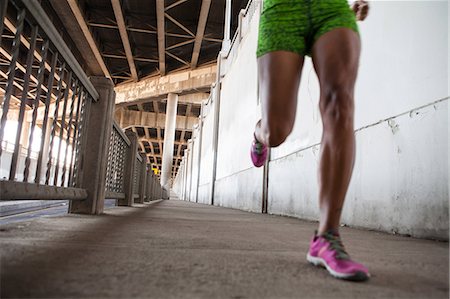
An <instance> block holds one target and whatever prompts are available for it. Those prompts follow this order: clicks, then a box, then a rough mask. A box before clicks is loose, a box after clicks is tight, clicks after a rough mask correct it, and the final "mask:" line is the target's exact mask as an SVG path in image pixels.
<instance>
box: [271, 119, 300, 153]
mask: <svg viewBox="0 0 450 299" xmlns="http://www.w3.org/2000/svg"><path fill="white" fill-rule="evenodd" d="M292 127H293V125H291V124H290V123H286V122H285V123H283V122H282V121H280V122H276V123H272V124H269V125H268V126H267V131H266V132H265V133H266V137H267V139H266V140H268V142H269V146H270V147H277V146H279V145H281V144H282V143H283V142H284V141H285V140H286V138H287V137H288V136H289V134H290V133H291V131H292Z"/></svg>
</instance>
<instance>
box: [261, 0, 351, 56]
mask: <svg viewBox="0 0 450 299" xmlns="http://www.w3.org/2000/svg"><path fill="white" fill-rule="evenodd" d="M340 27H345V28H350V29H352V30H353V31H355V32H356V33H358V34H359V31H358V25H357V24H356V17H355V13H354V12H353V10H352V9H351V8H350V7H349V5H348V2H347V0H264V2H263V10H262V13H261V18H260V21H259V35H258V49H257V51H256V56H257V57H260V56H262V55H264V54H266V53H268V52H273V51H280V50H282V51H289V52H294V53H298V54H300V55H302V56H304V55H308V56H311V50H312V46H313V44H314V42H315V41H316V40H317V39H318V38H319V37H320V36H321V35H323V34H325V33H326V32H328V31H331V30H333V29H336V28H340Z"/></svg>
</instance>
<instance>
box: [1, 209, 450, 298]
mask: <svg viewBox="0 0 450 299" xmlns="http://www.w3.org/2000/svg"><path fill="white" fill-rule="evenodd" d="M315 227H316V224H315V223H311V222H305V221H301V220H298V219H293V218H286V217H279V216H271V215H261V214H252V213H246V212H242V211H237V210H231V209H225V208H218V207H211V206H206V205H199V204H193V203H186V202H181V201H176V200H171V201H161V202H156V203H152V204H145V205H139V206H136V207H133V208H123V207H120V208H114V209H109V210H106V212H105V215H102V216H84V215H66V216H59V217H52V218H39V219H35V220H32V221H28V222H22V223H11V224H7V225H2V227H1V229H0V240H1V249H0V250H1V269H0V270H1V297H2V298H8V297H33V298H37V297H46V298H68V297H70V298H93V297H95V298H105V297H113V298H132V297H134V298H136V297H139V298H448V296H449V276H448V266H449V257H448V254H449V252H448V250H449V248H448V243H446V242H435V241H427V240H418V239H413V238H407V237H400V236H392V235H387V234H384V233H377V232H368V231H363V230H356V229H350V228H342V230H341V233H342V235H343V239H344V242H345V244H346V247H347V248H348V249H349V252H350V253H351V254H352V256H353V257H354V258H355V259H357V260H360V261H361V262H363V263H365V264H366V265H367V266H368V267H369V269H370V270H371V272H372V278H371V280H370V281H368V282H366V283H351V282H345V281H340V280H336V279H334V278H332V277H330V276H328V274H327V272H326V271H325V270H322V269H318V268H315V267H313V266H311V265H309V264H307V262H306V261H305V255H306V251H307V249H308V242H309V239H310V237H311V234H312V232H313V231H314V229H315Z"/></svg>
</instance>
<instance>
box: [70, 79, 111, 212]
mask: <svg viewBox="0 0 450 299" xmlns="http://www.w3.org/2000/svg"><path fill="white" fill-rule="evenodd" d="M90 80H91V82H92V84H93V85H94V87H95V89H96V90H97V92H98V94H99V99H98V101H97V102H92V103H91V107H90V108H89V110H88V115H87V127H86V131H85V134H86V136H85V140H84V142H85V145H84V147H83V148H84V151H83V152H81V153H80V154H81V155H82V157H81V158H82V165H81V169H80V170H81V171H82V178H81V182H80V186H78V187H80V188H83V189H86V190H87V193H88V198H87V199H86V200H80V201H71V202H70V206H69V211H70V213H83V214H101V213H103V207H104V203H105V187H106V166H107V159H108V149H109V140H110V136H111V130H112V126H113V120H114V104H115V93H114V89H113V87H114V86H113V84H112V82H111V80H109V79H107V78H105V77H91V79H90Z"/></svg>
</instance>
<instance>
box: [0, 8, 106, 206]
mask: <svg viewBox="0 0 450 299" xmlns="http://www.w3.org/2000/svg"><path fill="white" fill-rule="evenodd" d="M0 20H1V22H0V23H1V27H0V34H1V37H0V61H2V64H1V67H0V95H1V98H0V103H1V106H0V115H1V118H0V141H1V143H2V146H1V147H0V167H1V168H2V169H3V175H2V179H1V181H0V196H1V199H2V200H8V199H16V200H17V199H63V198H64V199H74V200H81V199H85V198H86V197H87V192H86V190H85V189H83V188H79V185H80V184H79V183H80V180H81V177H82V169H81V164H80V163H81V160H80V157H81V155H80V153H81V152H83V151H84V148H85V147H86V138H85V136H86V131H87V127H88V121H89V117H88V113H89V108H90V106H91V104H92V102H95V101H97V100H98V98H99V94H98V93H97V91H96V89H95V88H94V86H93V84H92V83H91V82H90V81H89V79H88V78H87V76H86V74H85V73H84V71H83V70H82V68H81V66H80V65H79V63H78V62H77V60H76V59H75V57H74V56H73V55H72V53H71V52H70V50H69V48H68V47H67V45H66V44H65V43H64V41H63V39H62V38H61V37H60V35H59V34H58V31H57V30H56V28H55V27H54V26H53V25H52V24H51V22H50V21H49V19H48V17H47V16H46V14H45V12H44V11H43V10H42V8H41V6H40V4H39V3H38V2H37V1H35V0H28V1H20V0H9V1H6V0H3V1H2V3H1V4H0ZM3 145H5V146H3Z"/></svg>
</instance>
